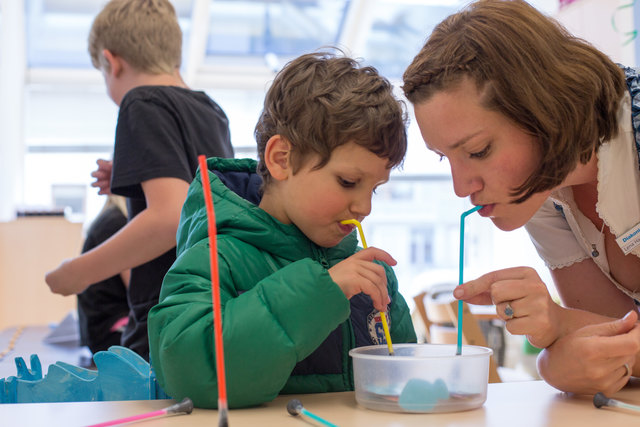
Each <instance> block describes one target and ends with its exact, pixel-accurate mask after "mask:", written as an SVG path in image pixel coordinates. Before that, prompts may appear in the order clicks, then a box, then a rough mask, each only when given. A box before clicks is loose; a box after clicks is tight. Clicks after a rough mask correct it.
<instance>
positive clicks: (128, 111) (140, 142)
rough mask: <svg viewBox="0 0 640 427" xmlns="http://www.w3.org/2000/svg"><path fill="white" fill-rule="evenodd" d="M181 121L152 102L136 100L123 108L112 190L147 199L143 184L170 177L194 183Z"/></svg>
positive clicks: (114, 159)
mask: <svg viewBox="0 0 640 427" xmlns="http://www.w3.org/2000/svg"><path fill="white" fill-rule="evenodd" d="M183 145H184V142H183V138H182V135H181V132H180V127H179V120H178V118H177V117H175V115H174V114H173V113H172V112H170V111H169V110H167V109H166V108H164V107H163V106H161V105H158V104H156V103H154V102H152V101H146V100H140V99H137V100H134V101H133V102H130V103H128V104H127V105H125V106H122V107H121V109H120V113H119V115H118V125H117V127H116V142H115V149H114V154H113V171H112V181H111V191H112V192H113V193H114V194H120V195H122V196H126V197H133V198H144V193H143V191H142V187H141V185H140V184H141V183H142V182H144V181H147V180H150V179H153V178H161V177H170V178H179V179H182V180H184V181H186V182H191V180H192V178H193V177H192V172H191V168H190V166H189V161H188V159H187V154H186V151H185V148H184V146H183Z"/></svg>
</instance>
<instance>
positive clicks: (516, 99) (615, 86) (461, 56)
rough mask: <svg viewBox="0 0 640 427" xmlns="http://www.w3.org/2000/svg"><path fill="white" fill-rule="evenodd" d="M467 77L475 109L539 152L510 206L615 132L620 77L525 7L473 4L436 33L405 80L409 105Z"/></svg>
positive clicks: (550, 183) (513, 1)
mask: <svg viewBox="0 0 640 427" xmlns="http://www.w3.org/2000/svg"><path fill="white" fill-rule="evenodd" d="M464 78H470V79H471V80H472V81H473V82H474V83H475V84H476V86H477V88H478V90H479V92H480V93H481V95H482V100H481V102H482V105H483V106H484V107H485V108H487V109H488V110H491V111H497V112H499V113H501V114H503V115H504V116H506V117H507V118H508V119H510V120H511V121H512V122H513V123H515V124H516V125H517V126H518V127H520V128H521V129H523V130H524V131H525V132H527V133H528V134H530V135H533V136H534V137H535V138H536V139H537V141H538V143H539V144H540V145H539V148H540V152H541V154H542V159H541V162H540V165H539V166H538V168H537V169H536V170H535V171H534V172H533V173H532V174H531V176H530V177H529V178H528V179H527V180H526V181H525V182H524V183H523V184H522V185H521V186H520V187H518V188H515V189H514V192H513V195H514V196H519V198H518V199H517V200H516V201H515V202H516V203H519V202H522V201H524V200H526V199H527V198H529V197H530V196H531V195H532V194H533V193H537V192H540V191H546V190H550V189H553V188H554V187H556V186H558V185H559V184H560V183H561V182H562V181H563V180H564V179H565V178H566V177H567V175H568V174H569V173H570V172H571V171H572V170H573V169H574V168H575V167H576V166H577V164H578V162H581V163H586V162H588V161H589V159H590V158H591V155H592V154H593V152H594V150H597V148H598V147H599V146H600V144H601V143H602V141H604V140H608V139H610V138H612V137H614V136H615V135H616V133H617V130H618V119H617V112H618V107H619V103H620V100H621V98H622V94H623V93H624V90H625V81H624V74H623V72H622V70H621V68H620V67H618V66H617V65H616V64H614V63H613V62H612V61H611V60H610V59H609V58H608V57H607V56H606V55H605V54H603V53H602V52H600V51H598V50H597V49H596V48H594V47H593V46H591V45H590V44H589V43H587V42H586V41H584V40H581V39H579V38H577V37H574V36H572V35H571V34H569V32H568V31H567V30H566V29H565V28H564V27H562V25H560V24H559V23H558V22H557V21H555V20H554V19H552V18H549V17H547V16H545V15H543V14H542V13H540V12H539V11H537V10H536V9H535V8H533V7H532V6H530V5H529V4H527V3H526V2H524V1H520V0H480V1H476V2H474V3H472V4H470V5H468V6H467V7H466V8H465V9H463V10H462V11H460V12H458V13H455V14H453V15H451V16H449V17H448V18H446V19H445V20H444V21H442V22H441V23H440V24H438V25H437V26H436V28H435V29H434V30H433V33H432V34H431V36H430V37H429V38H428V40H427V42H426V44H425V45H424V47H423V48H422V50H421V51H420V53H418V55H417V56H416V57H415V58H414V60H413V62H412V63H411V65H409V67H408V68H407V70H406V71H405V73H404V77H403V79H404V86H403V90H404V92H405V95H406V97H407V99H408V100H409V101H410V102H411V103H413V104H419V103H421V102H425V101H427V100H428V99H429V98H430V97H431V96H432V95H433V94H434V93H436V92H439V91H443V90H450V89H452V88H454V87H455V86H456V85H457V84H459V83H460V82H461V81H462V79H464Z"/></svg>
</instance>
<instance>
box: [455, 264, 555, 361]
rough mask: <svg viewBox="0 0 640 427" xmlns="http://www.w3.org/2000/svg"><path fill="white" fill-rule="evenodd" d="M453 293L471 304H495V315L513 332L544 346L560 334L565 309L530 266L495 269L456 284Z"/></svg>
mask: <svg viewBox="0 0 640 427" xmlns="http://www.w3.org/2000/svg"><path fill="white" fill-rule="evenodd" d="M453 295H454V296H455V297H456V298H458V299H462V300H464V301H466V302H468V303H471V304H485V305H488V304H495V306H496V312H497V314H498V317H500V318H501V319H504V321H505V323H506V329H507V330H508V331H509V332H510V333H512V334H514V335H526V336H527V338H528V339H529V342H530V343H531V344H532V345H534V346H536V347H539V348H545V347H548V346H549V345H551V344H553V342H554V341H555V340H556V339H558V338H559V337H560V336H561V335H562V330H561V325H562V322H561V319H560V317H561V315H562V311H563V310H564V309H563V308H562V307H560V306H559V305H558V304H556V303H555V302H553V300H552V299H551V295H549V291H548V289H547V286H546V285H545V284H544V282H543V281H542V280H541V279H540V276H538V273H537V272H536V271H535V270H534V269H533V268H530V267H514V268H507V269H504V270H498V271H494V272H491V273H488V274H485V275H484V276H481V277H480V278H478V279H476V280H471V281H469V282H467V283H464V284H463V285H461V286H458V287H457V288H456V289H455V290H454V292H453Z"/></svg>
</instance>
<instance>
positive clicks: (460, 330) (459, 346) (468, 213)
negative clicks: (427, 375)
mask: <svg viewBox="0 0 640 427" xmlns="http://www.w3.org/2000/svg"><path fill="white" fill-rule="evenodd" d="M480 209H482V206H475V207H473V208H471V209H469V210H468V211H466V212H463V213H462V215H460V266H459V267H458V273H459V274H458V285H462V284H463V283H464V281H463V279H462V278H463V275H462V271H463V269H464V219H465V218H466V217H467V216H468V215H470V214H472V213H474V212H476V211H479V210H480ZM461 354H462V300H458V348H457V350H456V355H457V356H459V355H461Z"/></svg>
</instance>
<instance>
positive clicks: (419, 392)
mask: <svg viewBox="0 0 640 427" xmlns="http://www.w3.org/2000/svg"><path fill="white" fill-rule="evenodd" d="M448 398H449V390H448V389H447V385H446V384H445V382H444V381H443V380H442V379H440V378H438V379H437V380H435V381H434V382H433V383H430V382H429V381H426V380H421V379H418V378H413V379H410V380H409V381H408V382H407V384H406V385H405V386H404V388H403V389H402V393H400V396H399V398H398V404H399V405H400V406H401V407H402V409H404V410H406V411H411V412H430V411H432V410H433V408H434V406H435V405H436V403H438V400H441V399H448Z"/></svg>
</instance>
